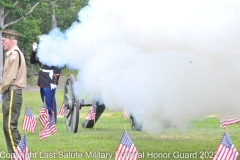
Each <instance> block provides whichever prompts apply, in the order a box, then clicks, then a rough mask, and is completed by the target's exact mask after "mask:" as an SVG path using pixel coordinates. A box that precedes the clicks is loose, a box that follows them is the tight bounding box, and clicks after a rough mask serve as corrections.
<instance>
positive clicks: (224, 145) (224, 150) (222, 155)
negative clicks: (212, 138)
mask: <svg viewBox="0 0 240 160" xmlns="http://www.w3.org/2000/svg"><path fill="white" fill-rule="evenodd" d="M237 158H238V152H237V150H236V148H235V147H234V145H233V143H232V141H231V139H230V137H229V136H228V134H227V132H225V133H224V135H223V138H222V140H221V143H220V144H219V145H218V147H217V151H216V152H215V154H214V157H213V159H212V160H220V159H221V160H237Z"/></svg>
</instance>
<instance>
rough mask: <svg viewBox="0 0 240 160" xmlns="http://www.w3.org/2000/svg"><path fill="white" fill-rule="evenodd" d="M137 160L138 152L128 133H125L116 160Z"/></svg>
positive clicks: (117, 150)
mask: <svg viewBox="0 0 240 160" xmlns="http://www.w3.org/2000/svg"><path fill="white" fill-rule="evenodd" d="M123 159H124V160H137V159H138V151H137V149H136V147H135V146H134V144H133V143H132V140H131V138H130V137H129V135H128V134H127V132H126V131H124V132H123V135H122V138H121V140H120V143H119V144H118V147H117V149H116V153H115V160H123Z"/></svg>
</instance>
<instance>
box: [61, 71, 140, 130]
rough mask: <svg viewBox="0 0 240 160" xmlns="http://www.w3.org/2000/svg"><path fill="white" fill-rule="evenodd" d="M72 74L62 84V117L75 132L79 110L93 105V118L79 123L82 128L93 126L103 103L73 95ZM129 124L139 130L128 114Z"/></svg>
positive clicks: (101, 111)
mask: <svg viewBox="0 0 240 160" xmlns="http://www.w3.org/2000/svg"><path fill="white" fill-rule="evenodd" d="M75 81H76V80H75V78H74V76H73V75H68V76H67V77H66V80H65V84H64V102H63V103H64V117H65V121H66V127H67V129H68V130H69V131H70V132H73V133H76V132H77V130H78V125H79V116H80V110H81V108H82V107H89V106H93V107H94V110H95V120H90V119H85V120H84V121H83V122H82V123H81V125H82V127H83V128H93V126H94V125H95V124H96V122H97V121H98V119H99V118H100V116H101V115H102V113H103V112H104V110H105V105H104V104H101V103H99V102H97V101H94V100H84V99H79V98H78V97H76V96H75V95H74V92H73V84H74V82H75ZM130 124H131V126H132V129H133V130H141V126H140V125H138V124H137V122H136V121H135V120H134V118H133V116H132V115H131V116H130Z"/></svg>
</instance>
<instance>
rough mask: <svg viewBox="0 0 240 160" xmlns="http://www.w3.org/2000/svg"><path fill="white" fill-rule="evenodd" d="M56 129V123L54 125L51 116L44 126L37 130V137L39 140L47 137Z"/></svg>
mask: <svg viewBox="0 0 240 160" xmlns="http://www.w3.org/2000/svg"><path fill="white" fill-rule="evenodd" d="M56 131H57V128H56V125H55V120H54V118H53V117H52V118H51V119H50V120H48V121H47V124H46V125H45V127H44V128H43V129H42V130H41V131H40V132H39V134H38V135H39V137H40V140H42V139H44V138H47V137H49V136H51V135H52V134H54V133H55V132H56Z"/></svg>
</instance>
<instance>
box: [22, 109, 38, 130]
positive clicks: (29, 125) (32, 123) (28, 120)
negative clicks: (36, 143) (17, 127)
mask: <svg viewBox="0 0 240 160" xmlns="http://www.w3.org/2000/svg"><path fill="white" fill-rule="evenodd" d="M36 126H37V122H36V119H35V117H34V116H33V114H32V113H31V111H30V109H29V108H28V107H26V110H25V114H24V119H23V122H22V129H23V130H27V131H30V132H32V133H34V131H35V129H36Z"/></svg>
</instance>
